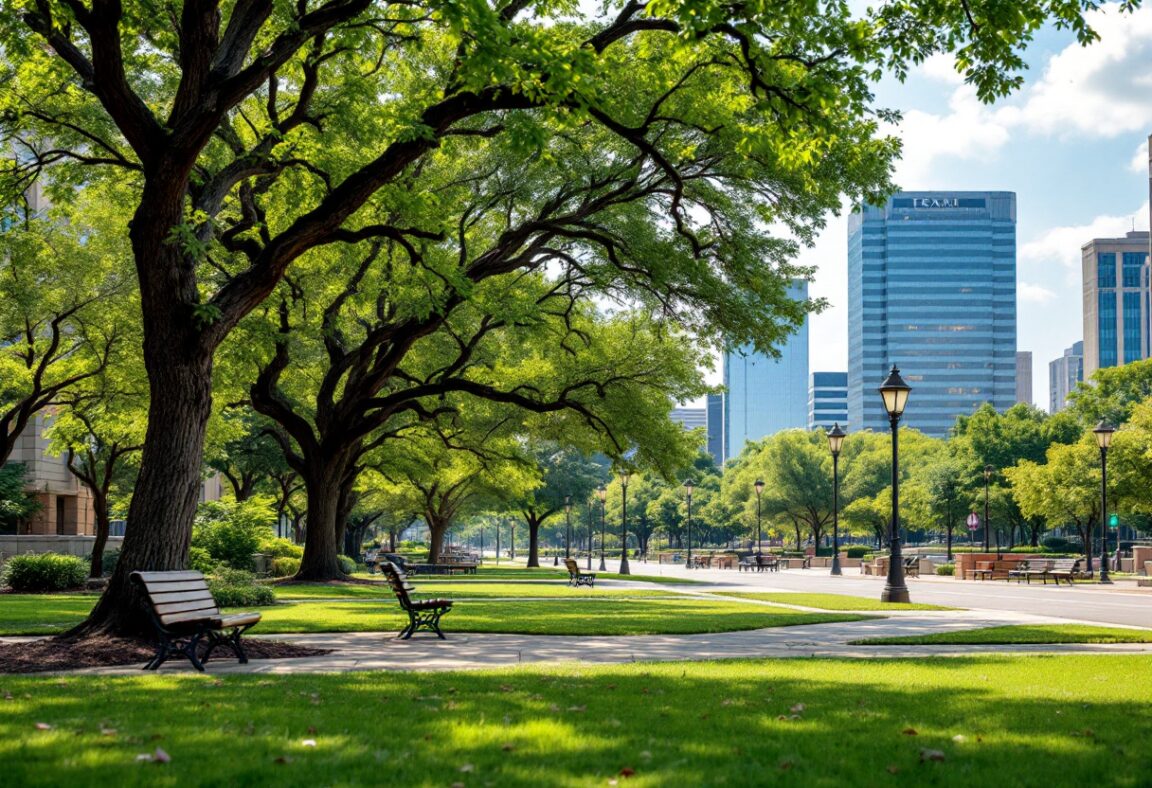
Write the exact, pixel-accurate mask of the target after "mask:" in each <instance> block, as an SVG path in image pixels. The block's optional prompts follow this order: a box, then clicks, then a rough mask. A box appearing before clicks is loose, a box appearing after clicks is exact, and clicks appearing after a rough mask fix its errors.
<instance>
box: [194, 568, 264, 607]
mask: <svg viewBox="0 0 1152 788" xmlns="http://www.w3.org/2000/svg"><path fill="white" fill-rule="evenodd" d="M208 588H209V589H210V590H211V591H212V596H213V597H215V598H216V604H217V605H219V606H220V607H259V606H262V605H273V604H275V603H276V595H275V594H274V593H273V592H272V589H271V587H269V586H266V585H261V584H260V583H257V582H256V575H254V574H252V573H251V572H246V571H244V570H243V569H228V568H226V567H221V568H219V569H217V570H216V572H215V574H212V575H209V577H208Z"/></svg>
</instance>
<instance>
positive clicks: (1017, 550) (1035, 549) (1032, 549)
mask: <svg viewBox="0 0 1152 788" xmlns="http://www.w3.org/2000/svg"><path fill="white" fill-rule="evenodd" d="M1045 551H1046V548H1044V547H1032V546H1031V545H1021V546H1019V547H1013V548H1012V549H1011V550H1009V551H1008V552H1009V553H1029V554H1031V553H1043V552H1045Z"/></svg>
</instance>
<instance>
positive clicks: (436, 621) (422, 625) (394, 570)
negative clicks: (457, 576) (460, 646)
mask: <svg viewBox="0 0 1152 788" xmlns="http://www.w3.org/2000/svg"><path fill="white" fill-rule="evenodd" d="M380 569H381V571H383V572H384V576H385V577H387V578H388V584H389V585H390V586H392V591H393V592H394V593H395V594H396V600H397V601H398V602H399V603H400V608H401V609H402V610H403V611H404V612H405V613H407V614H408V626H406V627H404V629H402V630H400V634H399V635H397V637H398V638H400V639H401V640H408V639H409V638H411V637H412V633H413V632H415V631H416V630H418V629H428V630H431V631H433V632H435V633H436V634H437V635H439V636H440V639H441V640H447V638H445V637H444V633H443V632H441V631H440V617H441V616H443V615H444V614H445V613H447V612H448V611H449V610H451V609H452V600H451V599H413V598H412V597H411V596H410V595H409V592H411V591H415V590H416V588H415V586H413V585H412V584H411V583H409V582H408V576H407V575H405V574H404V573H403V572H401V571H400V569H399V568H398V567H397V566H396V565H395V564H394V563H392V562H391V561H385V562H383V563H382V564H380Z"/></svg>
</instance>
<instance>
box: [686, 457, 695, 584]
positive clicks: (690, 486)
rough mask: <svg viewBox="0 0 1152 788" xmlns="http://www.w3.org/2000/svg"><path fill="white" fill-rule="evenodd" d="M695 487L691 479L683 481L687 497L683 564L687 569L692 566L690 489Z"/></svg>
mask: <svg viewBox="0 0 1152 788" xmlns="http://www.w3.org/2000/svg"><path fill="white" fill-rule="evenodd" d="M695 489H696V483H695V482H694V481H692V480H691V479H687V480H686V481H685V482H684V492H685V493H686V495H687V497H688V560H687V562H686V563H685V564H684V565H685V566H686V567H688V568H689V569H691V568H692V491H693V490H695Z"/></svg>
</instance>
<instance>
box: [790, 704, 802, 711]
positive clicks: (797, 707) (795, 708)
mask: <svg viewBox="0 0 1152 788" xmlns="http://www.w3.org/2000/svg"><path fill="white" fill-rule="evenodd" d="M789 711H791V712H792V713H793V714H803V713H804V704H803V703H797V704H796V705H795V706H793V707H792V708H791V709H789Z"/></svg>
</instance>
